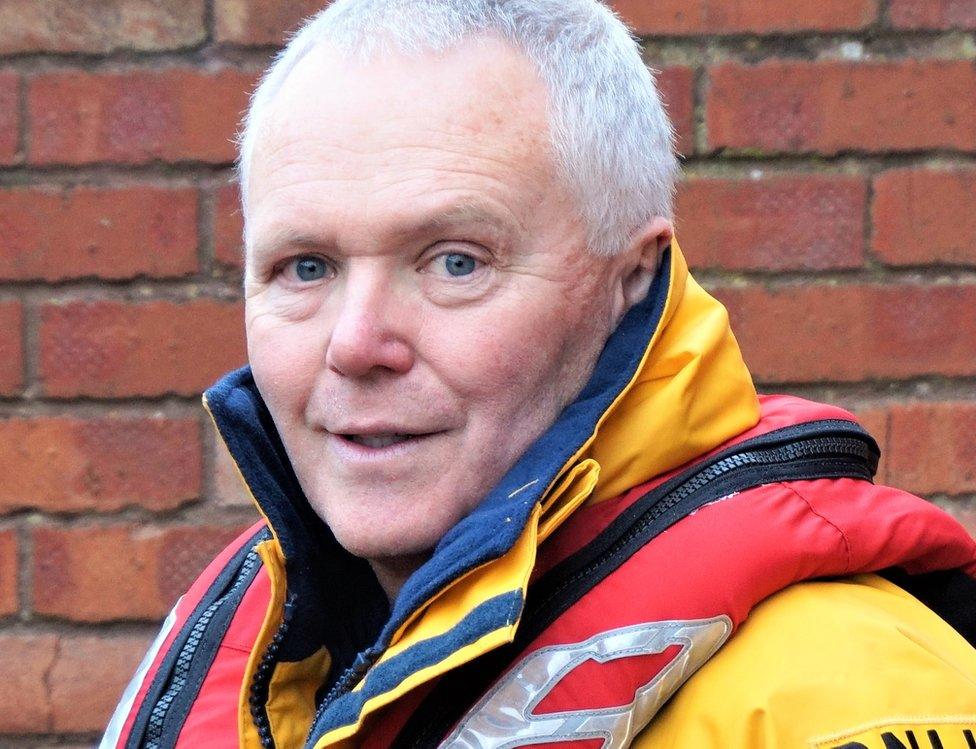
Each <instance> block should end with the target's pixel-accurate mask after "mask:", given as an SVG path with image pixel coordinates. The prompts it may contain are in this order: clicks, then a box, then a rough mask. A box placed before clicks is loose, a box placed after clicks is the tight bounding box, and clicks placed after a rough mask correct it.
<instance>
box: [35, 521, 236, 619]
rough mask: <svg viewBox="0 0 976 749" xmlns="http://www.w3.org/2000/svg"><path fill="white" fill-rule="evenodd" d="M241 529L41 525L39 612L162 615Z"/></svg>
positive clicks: (72, 615) (76, 616)
mask: <svg viewBox="0 0 976 749" xmlns="http://www.w3.org/2000/svg"><path fill="white" fill-rule="evenodd" d="M242 530H243V528H241V527H237V526H235V527H225V526H210V525H204V526H179V527H171V528H153V527H145V526H136V525H113V526H105V527H84V528H53V527H42V528H38V529H37V530H35V531H34V560H33V564H34V567H33V576H32V579H33V603H34V610H35V611H36V612H37V613H39V614H45V615H48V616H57V617H62V618H64V619H70V620H72V621H79V622H105V621H113V620H120V619H158V618H160V617H162V616H164V615H165V614H166V612H167V611H169V610H170V608H172V606H173V604H174V603H175V602H176V599H177V598H178V597H179V596H180V595H182V594H183V593H184V592H186V589H187V588H188V587H189V586H190V583H192V582H193V580H194V579H196V577H197V575H199V574H200V572H201V571H202V570H203V568H204V567H206V565H207V564H208V563H209V562H210V560H211V559H213V558H214V557H215V556H216V555H217V553H218V552H219V551H220V550H221V549H223V548H224V547H225V546H226V545H227V544H229V543H230V542H231V541H233V540H234V539H235V538H236V537H237V536H238V534H240V533H241V531H242Z"/></svg>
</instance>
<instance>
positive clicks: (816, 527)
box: [103, 0, 976, 749]
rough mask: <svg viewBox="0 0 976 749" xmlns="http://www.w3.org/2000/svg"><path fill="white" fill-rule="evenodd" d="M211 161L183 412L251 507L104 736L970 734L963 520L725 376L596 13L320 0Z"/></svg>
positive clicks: (828, 742)
mask: <svg viewBox="0 0 976 749" xmlns="http://www.w3.org/2000/svg"><path fill="white" fill-rule="evenodd" d="M240 164H241V180H242V189H243V197H244V215H245V224H246V229H245V240H246V241H245V244H246V252H247V262H246V278H245V292H246V324H247V334H248V355H249V360H250V368H249V369H245V370H242V371H239V372H235V373H232V374H231V375H229V376H228V377H227V378H225V379H224V380H223V381H221V382H220V383H219V384H218V385H216V386H215V387H214V388H213V389H211V391H209V392H208V394H207V403H208V406H209V408H210V410H211V413H212V415H213V417H214V421H215V423H216V425H217V427H218V429H219V431H220V432H221V434H222V436H223V438H224V440H225V441H226V443H227V445H228V447H229V449H230V451H231V453H232V454H233V455H234V457H235V459H236V460H237V462H238V465H239V467H240V469H241V473H242V476H243V478H244V480H245V481H246V482H247V484H248V486H249V488H250V490H251V492H252V494H253V495H254V498H255V500H256V501H257V503H258V506H259V507H260V509H261V511H262V512H263V514H264V515H265V518H266V521H265V522H263V523H261V524H259V526H257V527H255V528H254V529H252V530H251V531H249V532H248V533H247V534H245V536H244V537H242V538H241V539H240V540H239V541H238V542H236V543H235V544H233V545H232V546H231V547H230V548H229V549H228V550H227V551H225V552H224V553H223V554H222V555H221V556H220V557H219V558H218V559H217V560H215V562H214V564H213V565H211V568H210V569H209V570H208V571H207V572H205V573H204V575H203V576H202V577H201V579H200V580H199V581H198V582H197V583H196V584H195V585H194V586H193V588H191V590H190V591H189V592H188V594H187V595H186V596H185V597H184V598H183V599H181V601H180V603H178V605H177V607H176V609H175V610H174V612H173V614H172V615H171V617H170V619H169V620H168V621H167V624H166V625H165V626H164V628H163V631H162V633H161V634H160V637H159V639H158V640H157V642H156V643H155V644H154V646H153V647H152V648H151V650H150V652H149V654H148V655H147V657H146V660H145V662H144V664H143V665H142V667H140V670H139V672H138V673H137V675H136V678H135V679H134V680H133V682H132V685H131V686H130V688H129V690H128V691H127V694H126V695H125V696H124V697H123V700H122V703H121V704H120V707H119V709H118V711H117V713H116V716H115V717H114V718H113V721H112V724H111V725H110V727H109V730H108V732H107V734H106V737H105V740H104V742H103V746H151V747H161V746H174V745H176V744H177V743H180V744H181V745H185V746H225V745H234V744H239V745H241V746H247V747H252V746H253V747H257V746H263V747H281V748H284V747H298V746H308V747H316V748H320V747H326V746H343V747H345V746H368V747H374V746H376V747H378V746H438V745H443V746H451V747H515V746H530V745H541V744H546V745H549V744H554V743H559V744H566V745H567V746H568V745H569V744H572V745H573V746H593V747H596V746H603V747H623V746H628V745H631V744H632V745H634V746H640V747H758V746H784V747H787V746H789V747H792V746H796V747H801V746H803V747H840V746H845V747H861V746H870V747H873V746H884V747H892V746H895V747H897V746H912V747H916V746H920V745H925V742H928V745H931V746H933V747H935V746H941V747H945V748H946V749H949V747H956V746H959V747H970V748H971V747H974V746H976V738H974V735H976V651H974V650H973V648H972V647H971V646H970V645H969V644H968V643H967V642H966V640H965V639H964V637H963V635H964V634H968V635H969V636H970V637H971V636H972V618H971V617H972V605H971V599H969V598H968V596H970V595H971V593H972V591H973V590H974V589H976V583H974V582H973V579H972V575H973V574H974V573H976V547H974V543H973V541H972V540H971V539H970V538H969V537H968V535H967V534H966V533H965V531H964V530H963V529H962V528H961V527H960V526H958V525H957V524H956V523H954V522H953V521H952V520H951V519H949V518H948V517H947V516H945V515H944V514H942V513H941V512H939V511H938V510H936V509H935V508H934V507H932V506H930V505H928V504H927V503H925V502H922V501H921V500H916V499H915V498H913V497H910V496H908V495H905V494H903V493H901V492H898V491H896V490H892V489H887V488H883V487H875V486H874V485H873V484H871V483H870V482H869V481H868V480H867V479H868V478H869V475H870V473H871V471H872V469H873V465H872V464H873V463H876V459H877V456H876V447H875V446H874V445H873V442H871V441H870V439H869V438H867V437H866V436H865V435H864V434H863V433H862V432H861V431H860V430H859V429H858V428H857V427H856V426H855V425H854V424H853V423H852V421H851V420H850V417H849V415H847V414H845V413H844V412H842V411H839V410H838V409H833V408H830V407H827V406H820V405H817V404H811V403H807V402H804V401H799V400H796V399H791V398H784V397H772V398H765V399H762V401H761V402H760V399H757V397H756V394H755V391H754V389H753V386H752V382H751V379H750V377H749V374H748V372H747V370H746V369H745V366H744V364H743V363H742V359H741V356H740V355H739V351H738V348H737V346H736V343H735V339H734V338H733V337H732V334H731V332H730V331H729V329H728V322H727V316H726V315H725V312H724V310H723V309H722V307H721V306H720V305H719V304H718V303H717V302H715V301H714V300H713V299H711V298H710V297H709V296H708V295H707V294H705V292H704V291H702V290H701V288H700V287H698V286H697V285H696V284H695V283H694V281H693V280H691V278H690V277H689V276H688V273H687V268H686V266H685V264H684V261H683V260H682V257H681V253H680V250H679V249H678V247H677V244H676V243H675V242H674V240H673V228H672V223H671V194H672V189H673V182H674V179H675V172H676V167H675V159H674V156H673V154H672V151H671V130H670V126H669V125H668V123H667V119H666V117H665V116H664V114H663V111H662V109H661V105H660V102H659V100H658V97H657V94H656V92H655V90H654V86H653V81H652V79H651V77H650V75H649V74H648V73H647V71H646V70H645V68H644V66H643V64H642V62H641V59H640V56H639V54H638V51H637V49H636V47H635V45H634V43H633V41H632V40H631V39H630V38H629V36H628V34H627V32H626V30H625V29H624V28H623V27H622V25H621V24H620V23H619V22H618V21H617V20H616V19H615V18H614V17H613V16H612V14H611V13H610V12H609V11H608V10H607V9H606V8H604V7H603V6H602V5H600V4H598V3H597V2H595V1H594V0H559V2H555V1H554V0H423V1H421V0H338V1H337V2H335V3H334V4H333V5H331V6H330V7H329V8H328V9H327V10H325V11H324V12H323V13H321V14H320V15H319V16H318V17H316V18H315V19H313V20H312V21H311V22H310V23H309V24H308V25H307V26H306V27H305V29H304V30H303V31H302V32H301V33H300V34H299V35H298V36H297V37H296V38H295V39H294V40H293V41H292V42H291V43H290V44H289V45H288V47H287V48H286V49H285V51H284V52H283V53H282V55H281V56H280V57H279V58H278V60H277V61H276V63H275V65H274V66H273V67H272V69H271V71H270V72H269V74H268V75H267V77H266V78H265V80H264V81H263V82H262V84H261V87H260V88H259V90H258V92H257V93H256V95H255V97H254V100H253V103H252V107H251V110H250V112H249V115H248V119H247V123H246V126H245V129H244V134H243V137H242V143H241V161H240ZM881 571H885V577H881V576H878V575H876V574H872V573H877V572H881ZM892 581H897V582H898V583H899V584H897V585H896V584H895V582H892ZM906 588H907V589H911V590H913V591H915V592H916V593H918V594H919V595H920V596H923V597H925V598H926V600H927V601H928V602H929V604H930V606H926V605H923V604H922V603H921V602H920V601H919V600H918V599H916V598H915V597H913V596H912V595H909V593H907V592H906ZM936 611H938V612H939V613H936ZM940 614H941V616H940ZM950 622H951V623H950ZM689 679H690V680H689ZM685 682H687V683H685ZM683 684H684V686H682V685H683ZM679 688H680V689H679Z"/></svg>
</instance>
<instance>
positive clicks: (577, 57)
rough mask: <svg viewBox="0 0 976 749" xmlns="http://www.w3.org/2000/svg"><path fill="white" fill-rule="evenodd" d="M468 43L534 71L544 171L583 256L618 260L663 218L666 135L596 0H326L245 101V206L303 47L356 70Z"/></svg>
mask: <svg viewBox="0 0 976 749" xmlns="http://www.w3.org/2000/svg"><path fill="white" fill-rule="evenodd" d="M475 35H492V36H495V37H498V38H501V39H502V40H504V41H506V42H508V43H510V44H511V45H512V46H513V47H514V48H515V49H517V50H519V51H520V52H521V53H522V54H524V55H525V56H526V57H527V58H528V59H529V60H530V61H531V62H532V63H534V64H535V66H536V67H537V68H538V70H539V73H540V77H541V78H542V80H543V82H544V84H545V85H546V87H547V88H548V90H549V112H548V116H549V125H550V131H551V132H550V140H551V144H552V148H553V152H554V155H555V160H556V166H557V168H558V170H559V172H560V175H561V176H562V178H563V179H565V180H566V184H567V185H568V186H569V188H570V189H571V190H572V192H573V193H574V195H575V197H576V198H577V200H578V201H579V205H580V210H581V213H582V216H583V219H584V220H585V222H586V227H587V233H588V236H587V239H588V243H589V249H590V250H591V251H593V252H595V253H597V254H602V255H609V254H614V253H616V252H619V251H622V250H623V249H624V248H625V247H626V246H627V243H628V241H629V240H630V239H631V237H632V236H633V234H634V232H636V231H638V230H639V229H640V228H641V227H642V226H644V225H645V224H646V223H647V222H648V221H649V220H650V219H652V218H654V217H655V216H664V217H665V218H667V219H671V218H672V216H673V202H674V185H675V181H676V179H677V175H678V162H677V159H676V157H675V155H674V130H673V128H672V127H671V123H670V121H669V120H668V117H667V115H666V114H665V112H664V107H663V106H662V104H661V99H660V96H659V95H658V92H657V89H656V87H655V85H654V78H653V75H652V73H651V71H650V70H649V69H648V68H647V67H646V66H645V65H644V62H643V60H642V58H641V54H640V47H639V45H638V43H637V41H636V39H635V38H634V37H633V36H632V35H631V34H630V32H629V30H628V29H627V27H626V26H625V25H624V24H623V23H622V22H621V21H620V19H619V18H617V16H615V15H614V13H613V11H611V10H610V9H609V8H608V7H606V6H605V5H603V4H602V3H601V2H598V0H335V2H333V3H332V4H331V5H329V6H328V7H327V8H325V9H324V10H322V11H320V12H319V13H318V14H317V15H315V16H314V17H312V18H311V19H310V20H309V21H308V22H307V23H306V24H305V25H304V26H303V27H302V28H301V29H300V30H299V31H298V33H297V34H296V35H295V36H294V37H292V39H291V41H289V43H288V44H287V46H285V48H284V49H283V50H282V51H281V53H280V54H279V55H278V56H277V58H276V59H275V60H274V62H273V63H272V65H271V67H270V68H269V69H268V71H267V73H266V74H265V76H264V78H263V79H262V81H261V83H260V85H259V86H258V88H257V90H256V91H255V92H254V95H253V97H252V99H251V105H250V108H249V109H248V112H247V115H246V117H245V120H244V125H243V129H242V131H241V134H240V137H239V146H240V154H239V159H238V176H239V178H240V184H241V191H242V193H241V194H242V200H243V202H244V205H245V208H246V205H247V187H248V183H247V180H248V175H249V169H250V162H251V157H252V154H253V152H254V145H255V140H256V138H257V134H258V131H259V129H260V124H261V121H262V117H263V116H264V114H265V111H266V110H267V108H268V106H269V104H270V103H271V101H272V100H273V98H274V97H275V95H276V94H277V92H278V91H279V90H280V89H281V87H282V85H283V84H284V81H285V79H286V78H287V77H288V74H289V73H290V72H291V71H292V69H294V67H295V66H296V65H297V64H298V63H299V61H300V60H302V58H303V57H305V55H306V54H307V53H308V52H309V51H310V50H311V49H313V48H314V47H316V46H317V45H319V44H323V43H325V44H329V45H331V46H332V47H333V48H335V49H338V50H339V51H340V52H343V53H346V54H350V55H353V56H356V57H358V58H359V59H362V60H364V61H365V60H367V59H368V58H369V56H370V55H373V54H376V53H379V54H383V53H385V52H388V51H390V50H391V48H392V49H396V50H397V51H399V52H401V53H406V54H415V53H422V52H434V53H437V52H441V51H446V50H448V49H451V48H453V47H455V46H457V45H458V44H459V43H460V42H462V41H463V40H464V39H466V38H468V37H472V36H475ZM246 214H247V211H246V210H245V216H246ZM245 232H246V229H245Z"/></svg>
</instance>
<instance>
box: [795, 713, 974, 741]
mask: <svg viewBox="0 0 976 749" xmlns="http://www.w3.org/2000/svg"><path fill="white" fill-rule="evenodd" d="M811 745H812V746H813V749H976V716H971V717H965V718H964V717H951V718H942V717H940V718H935V719H934V720H929V719H926V718H918V719H909V720H900V721H892V722H889V723H887V724H885V725H877V726H872V727H871V728H869V729H857V730H855V731H852V732H849V733H846V734H841V735H834V736H832V737H825V738H823V739H817V740H815V741H813V742H811Z"/></svg>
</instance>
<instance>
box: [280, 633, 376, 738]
mask: <svg viewBox="0 0 976 749" xmlns="http://www.w3.org/2000/svg"><path fill="white" fill-rule="evenodd" d="M382 652H383V648H381V647H378V646H375V645H374V646H373V647H371V648H368V649H367V650H364V651H363V652H362V653H360V654H359V655H357V656H356V659H355V660H354V661H353V663H352V665H351V666H349V667H348V668H347V669H346V670H345V671H343V672H342V675H341V676H340V677H339V678H338V679H337V680H336V683H335V684H333V685H332V688H331V689H330V690H329V692H328V694H326V695H325V698H324V699H323V700H322V702H321V704H319V707H318V709H317V710H316V711H315V717H314V718H313V719H312V725H311V726H309V729H308V735H307V736H306V737H305V744H306V746H307V745H308V744H309V742H311V740H312V735H313V734H314V733H315V726H316V725H318V722H319V718H321V717H322V715H324V714H325V711H326V710H328V708H329V705H331V704H332V703H333V702H335V701H336V700H337V699H339V698H340V697H341V696H342V695H344V694H346V693H347V692H350V691H352V688H353V687H355V686H356V684H358V683H359V681H360V679H362V678H363V677H364V676H365V675H366V673H367V672H368V671H369V669H371V668H372V667H373V664H374V663H375V662H376V660H377V659H378V658H379V656H380V655H381V654H382ZM265 749H268V748H267V747H265Z"/></svg>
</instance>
